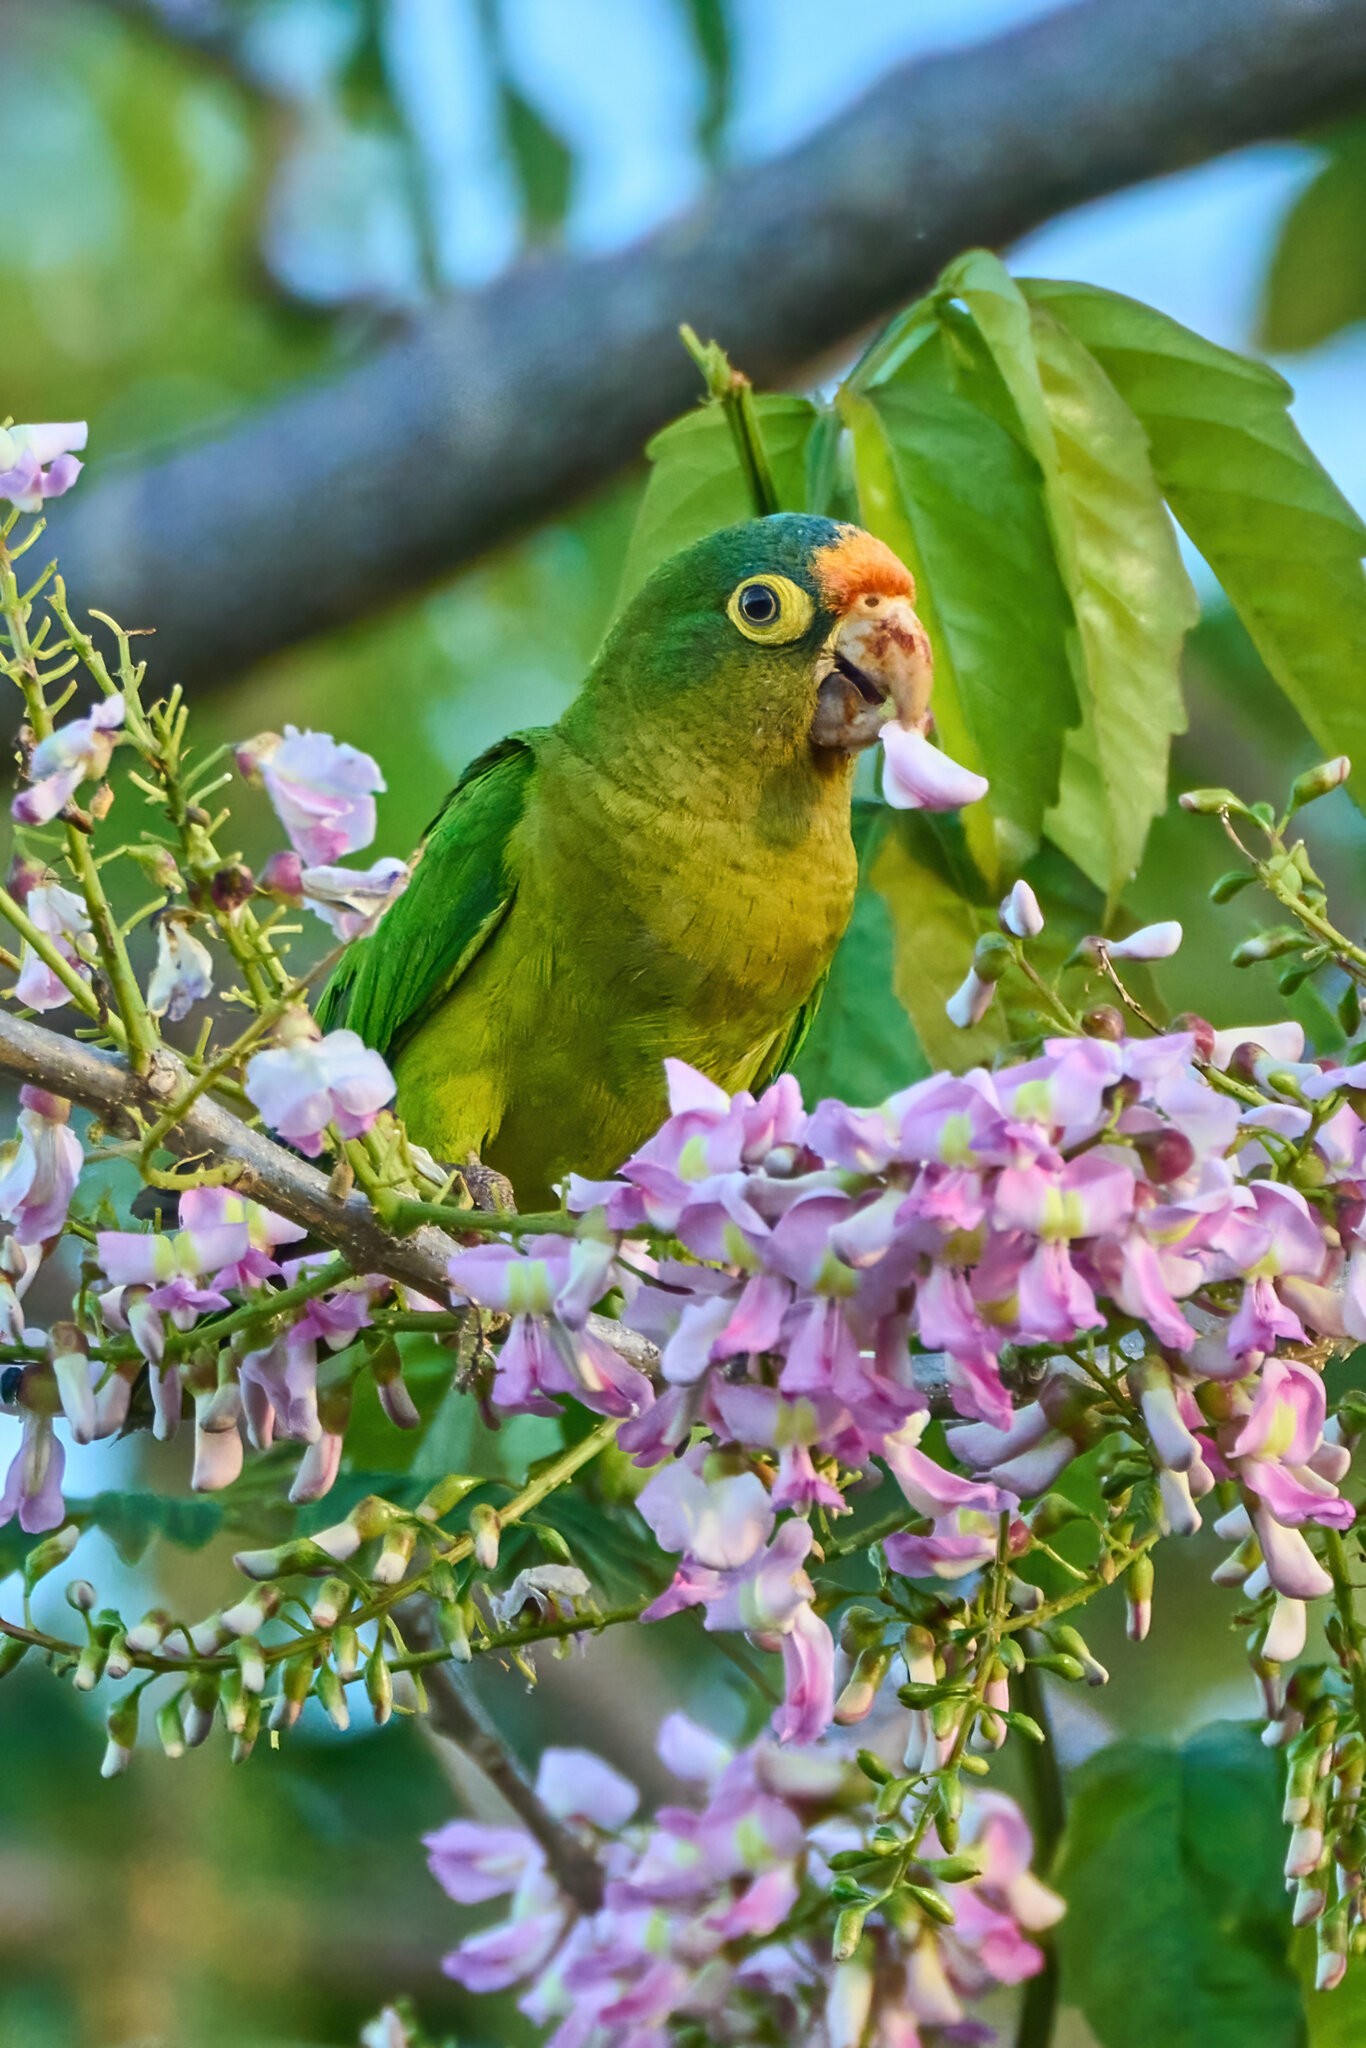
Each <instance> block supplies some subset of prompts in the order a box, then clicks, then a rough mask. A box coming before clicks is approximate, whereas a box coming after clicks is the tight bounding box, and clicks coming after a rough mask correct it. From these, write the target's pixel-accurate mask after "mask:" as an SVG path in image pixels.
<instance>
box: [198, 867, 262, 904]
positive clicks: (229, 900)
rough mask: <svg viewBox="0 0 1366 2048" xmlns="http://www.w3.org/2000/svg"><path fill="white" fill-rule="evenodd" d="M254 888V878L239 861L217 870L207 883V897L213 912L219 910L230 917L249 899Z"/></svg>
mask: <svg viewBox="0 0 1366 2048" xmlns="http://www.w3.org/2000/svg"><path fill="white" fill-rule="evenodd" d="M255 887H256V878H255V876H254V875H253V874H252V872H251V869H250V868H249V867H244V866H243V865H242V863H241V861H233V862H232V863H231V864H230V865H229V866H228V867H223V868H219V869H218V871H217V873H216V874H215V875H214V877H213V880H212V881H211V882H210V883H209V895H210V896H211V898H212V899H213V906H214V908H215V910H221V911H224V912H226V914H227V915H228V916H229V917H231V916H232V914H233V912H234V911H237V910H240V909H241V908H242V905H243V904H244V903H245V902H247V900H248V899H249V898H250V896H251V894H252V892H253V890H254V889H255Z"/></svg>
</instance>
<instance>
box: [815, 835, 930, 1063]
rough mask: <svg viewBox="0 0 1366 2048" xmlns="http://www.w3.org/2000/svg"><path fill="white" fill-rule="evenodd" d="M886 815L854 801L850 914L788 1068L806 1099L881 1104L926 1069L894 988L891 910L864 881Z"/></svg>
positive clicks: (894, 958) (879, 842)
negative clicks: (855, 884) (855, 879)
mask: <svg viewBox="0 0 1366 2048" xmlns="http://www.w3.org/2000/svg"><path fill="white" fill-rule="evenodd" d="M889 816H890V814H889V813H888V812H887V811H886V810H885V809H884V808H883V806H882V805H880V804H856V805H855V807H854V839H855V843H856V844H857V846H858V850H859V890H858V894H857V896H856V897H855V899H854V914H853V916H852V918H851V919H850V921H849V929H848V931H846V933H845V934H844V937H843V938H842V939H841V940H840V943H839V949H838V951H837V952H836V954H835V958H834V961H833V962H832V964H831V968H830V978H829V980H828V981H827V982H826V985H825V994H824V995H823V997H822V998H821V1005H820V1008H819V1009H818V1010H817V1012H816V1019H815V1022H814V1023H813V1025H812V1026H811V1030H810V1032H809V1033H808V1035H807V1039H806V1043H805V1044H804V1045H803V1047H802V1050H801V1053H800V1055H799V1057H798V1059H797V1062H796V1066H795V1068H794V1072H795V1073H796V1076H797V1079H798V1081H800V1083H801V1087H802V1094H803V1096H804V1097H805V1099H806V1101H807V1102H808V1103H816V1102H819V1101H820V1100H821V1099H822V1097H823V1096H827V1095H837V1096H839V1097H840V1098H841V1100H843V1101H845V1102H859V1103H876V1102H881V1101H883V1100H884V1099H885V1098H886V1097H887V1096H888V1095H890V1094H892V1093H893V1092H894V1091H895V1090H896V1089H898V1088H904V1087H906V1086H907V1085H908V1084H909V1083H910V1082H912V1081H918V1080H920V1079H922V1078H923V1076H925V1075H926V1074H928V1073H929V1071H930V1064H929V1061H928V1060H927V1059H926V1058H925V1055H924V1053H923V1052H922V1051H921V1049H920V1044H919V1041H918V1040H917V1038H916V1035H915V1032H914V1030H913V1029H912V1026H911V1020H910V1018H909V1016H908V1015H907V1013H906V1010H905V1007H904V1006H903V1004H902V1003H901V1002H900V1000H899V999H898V997H897V994H896V990H895V988H894V986H893V981H894V977H895V971H896V941H895V934H894V932H893V928H892V919H891V915H890V913H889V911H888V908H887V904H886V902H885V901H884V899H883V898H882V897H881V896H880V895H879V894H878V892H877V890H876V889H874V888H873V887H872V886H871V883H870V882H869V879H868V870H869V867H870V866H871V863H872V861H873V858H874V856H875V855H876V853H877V849H878V847H879V845H880V844H881V841H882V836H883V833H884V831H885V829H886V827H887V824H888V820H889Z"/></svg>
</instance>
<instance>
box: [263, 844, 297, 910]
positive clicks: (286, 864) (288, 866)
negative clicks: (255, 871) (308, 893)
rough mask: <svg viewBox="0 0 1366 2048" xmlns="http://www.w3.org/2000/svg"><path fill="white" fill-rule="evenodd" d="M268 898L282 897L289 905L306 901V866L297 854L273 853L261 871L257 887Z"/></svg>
mask: <svg viewBox="0 0 1366 2048" xmlns="http://www.w3.org/2000/svg"><path fill="white" fill-rule="evenodd" d="M257 886H258V887H259V888H261V889H263V890H264V891H265V893H266V895H267V896H281V897H283V898H284V900H285V902H287V903H302V902H303V900H304V864H303V862H302V860H300V858H299V856H298V854H297V853H273V854H272V855H271V856H270V859H269V860H268V861H267V862H266V864H265V866H264V867H263V868H262V870H261V874H260V880H259V882H258V885H257Z"/></svg>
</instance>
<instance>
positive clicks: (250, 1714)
mask: <svg viewBox="0 0 1366 2048" xmlns="http://www.w3.org/2000/svg"><path fill="white" fill-rule="evenodd" d="M244 1697H245V1700H246V1711H245V1713H244V1714H243V1716H242V1725H241V1727H240V1728H239V1729H238V1730H237V1732H236V1733H235V1735H234V1736H233V1740H232V1760H233V1762H234V1763H235V1764H244V1763H245V1762H246V1760H247V1758H248V1757H249V1756H250V1755H251V1753H252V1751H253V1749H255V1747H256V1738H257V1736H258V1735H259V1734H260V1732H261V1701H260V1697H259V1695H258V1694H256V1693H254V1692H252V1693H247V1694H246V1695H245V1696H244Z"/></svg>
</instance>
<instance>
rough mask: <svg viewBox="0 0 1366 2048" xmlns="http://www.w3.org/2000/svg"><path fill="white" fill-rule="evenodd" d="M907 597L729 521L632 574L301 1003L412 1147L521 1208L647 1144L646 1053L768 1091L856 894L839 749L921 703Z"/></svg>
mask: <svg viewBox="0 0 1366 2048" xmlns="http://www.w3.org/2000/svg"><path fill="white" fill-rule="evenodd" d="M913 597H914V585H913V582H912V579H911V576H910V574H909V572H908V571H907V570H906V569H905V568H904V566H903V565H902V563H901V562H899V561H898V560H897V558H896V556H895V555H894V554H893V553H892V552H891V551H890V549H888V548H887V547H885V546H884V545H883V543H882V542H881V541H878V540H875V539H874V538H873V537H872V536H871V535H869V534H867V533H865V532H863V531H862V529H861V528H858V527H854V526H847V525H840V524H836V523H835V522H834V521H832V520H828V519H818V518H812V517H807V516H804V515H800V514H795V513H778V514H775V515H774V516H773V517H771V518H768V519H762V520H755V521H752V522H750V523H748V524H745V525H742V526H733V527H729V528H727V529H725V530H724V531H722V532H719V533H714V534H712V535H711V536H710V537H709V538H708V539H706V540H703V541H699V542H698V543H697V544H696V545H695V546H693V547H690V548H686V549H684V550H683V551H682V552H681V553H679V554H677V555H675V556H673V557H672V559H671V560H669V561H667V562H666V563H665V564H664V565H663V566H662V567H661V568H659V569H658V570H656V571H655V573H654V574H653V575H652V576H651V577H650V579H649V580H648V582H647V583H646V584H645V585H644V586H643V588H642V589H641V590H640V591H639V592H638V594H637V595H636V596H635V597H634V598H633V599H632V600H631V601H630V603H629V604H628V605H627V606H626V607H625V608H624V610H623V611H622V613H621V614H620V616H619V617H618V619H617V620H616V622H615V624H614V625H613V627H612V628H611V631H610V632H609V634H608V636H607V639H606V641H605V643H604V645H603V648H602V651H601V653H600V654H599V656H598V658H597V660H596V662H595V663H594V665H593V668H592V670H591V672H590V673H589V676H588V678H587V680H586V682H585V684H584V687H583V689H582V691H581V693H580V695H579V696H578V697H577V698H576V699H575V701H574V703H573V704H572V705H571V706H570V708H569V710H568V711H567V712H566V713H565V715H564V716H563V718H561V720H560V722H559V724H558V725H556V726H553V727H550V728H548V729H546V730H541V731H535V732H523V733H516V734H514V735H513V736H512V737H510V738H508V739H505V740H502V741H500V743H499V744H498V745H497V746H495V747H493V748H492V749H490V751H489V752H488V753H486V754H484V755H483V756H482V757H481V758H480V759H479V760H477V761H476V762H475V763H474V764H473V766H472V767H470V768H469V769H467V770H466V772H465V774H464V775H463V776H462V778H461V780H460V782H459V783H458V784H457V786H456V788H455V790H454V791H453V793H452V795H451V796H450V798H449V800H448V801H447V803H446V805H445V807H444V809H443V810H442V811H441V813H440V815H439V816H438V817H437V818H436V820H435V821H434V823H433V824H432V826H431V828H430V829H429V831H428V833H427V836H426V839H425V841H424V843H423V846H422V849H421V853H420V856H419V858H418V861H417V864H416V867H415V870H414V873H413V877H412V880H411V882H410V883H409V885H408V888H407V890H406V892H405V893H404V894H403V895H402V896H400V897H399V898H398V900H397V901H396V902H395V903H394V904H393V905H392V906H391V907H390V908H389V910H388V911H386V913H385V915H384V917H383V919H382V921H381V922H380V924H379V926H378V929H377V930H376V931H375V932H374V934H373V935H372V936H371V937H369V938H367V939H364V940H361V941H359V942H358V943H357V944H356V945H355V946H353V948H352V949H351V951H350V952H349V953H348V954H347V955H346V957H345V958H344V960H343V961H342V963H341V966H340V967H339V968H338V970H337V972H336V974H335V976H334V978H333V980H332V981H331V982H330V983H329V985H328V987H327V988H326V989H325V991H324V993H323V996H322V999H321V1002H320V1004H319V1009H318V1014H319V1018H320V1021H321V1022H322V1023H323V1025H324V1026H325V1027H326V1028H329V1029H330V1028H332V1027H333V1026H336V1025H341V1024H345V1025H347V1026H349V1027H350V1028H351V1029H353V1030H355V1031H357V1032H359V1034H360V1035H361V1037H362V1038H363V1039H364V1040H365V1041H366V1042H367V1044H370V1045H372V1046H374V1047H376V1048H377V1049H378V1050H379V1051H380V1052H382V1053H383V1054H384V1055H385V1057H386V1058H387V1059H388V1060H389V1062H390V1064H391V1066H392V1067H393V1070H394V1073H395V1075H396V1078H397V1081H398V1109H399V1111H400V1113H401V1114H402V1115H403V1117H404V1118H405V1119H406V1121H407V1125H408V1129H409V1131H410V1133H411V1134H412V1136H413V1137H414V1138H415V1139H416V1140H417V1141H418V1142H419V1143H420V1144H423V1145H425V1146H426V1147H427V1148H428V1149H429V1150H430V1151H431V1152H432V1153H433V1154H434V1155H435V1156H436V1157H437V1158H438V1159H441V1160H445V1161H449V1162H453V1163H457V1164H459V1163H463V1162H465V1161H466V1160H467V1159H469V1158H470V1157H471V1156H477V1157H478V1158H479V1159H480V1160H481V1161H482V1162H483V1163H484V1164H485V1165H486V1166H491V1167H493V1168H495V1169H496V1170H498V1171H500V1172H502V1173H504V1174H506V1175H507V1176H508V1178H509V1179H510V1180H511V1182H512V1184H513V1187H514V1189H515V1190H516V1193H517V1198H518V1200H519V1202H520V1203H521V1205H522V1206H523V1207H529V1206H537V1205H541V1204H543V1203H544V1202H545V1201H546V1200H547V1199H548V1198H549V1196H550V1191H551V1187H552V1183H554V1182H555V1181H557V1180H558V1179H560V1178H561V1177H562V1176H563V1175H564V1174H565V1173H567V1172H568V1171H569V1170H571V1169H573V1170H576V1171H578V1172H581V1173H585V1174H589V1175H597V1174H604V1173H608V1172H611V1171H612V1170H613V1169H614V1168H615V1167H616V1166H618V1165H619V1164H620V1162H621V1161H622V1160H623V1159H624V1158H626V1157H627V1155H628V1154H629V1153H630V1152H631V1151H632V1150H633V1149H634V1148H635V1147H636V1146H637V1145H638V1144H639V1143H640V1142H641V1141H642V1140H643V1139H644V1138H645V1137H646V1136H647V1135H648V1134H649V1132H650V1131H651V1130H653V1129H654V1128H655V1126H656V1125H657V1124H658V1123H659V1121H660V1119H661V1117H662V1115H663V1114H664V1111H665V1095H664V1074H663V1065H662V1062H663V1060H664V1058H665V1056H666V1055H674V1056H676V1057H677V1058H679V1059H683V1060H687V1061H688V1062H690V1063H691V1064H692V1065H693V1066H695V1067H698V1068H700V1069H701V1071H702V1072H703V1073H704V1074H707V1075H709V1076H710V1077H711V1078H712V1079H713V1080H715V1081H717V1082H718V1083H720V1085H721V1086H722V1087H724V1088H727V1089H730V1090H734V1089H738V1088H754V1089H758V1088H759V1087H761V1086H763V1085H765V1084H766V1083H767V1082H768V1081H769V1080H770V1079H771V1078H772V1077H773V1076H775V1075H776V1074H778V1073H779V1072H781V1071H782V1069H783V1068H784V1066H785V1065H787V1064H788V1062H789V1061H790V1060H791V1059H792V1058H793V1056H794V1054H795V1052H796V1049H797V1046H798V1045H799V1044H800V1042H801V1039H802V1036H803V1034H804V1032H805V1030H806V1028H807V1026H808V1024H809V1023H810V1020H811V1017H812V1016H813V1014H814V1012H815V1009H816V1005H817V1004H818V1002H819V1000H820V992H821V988H822V985H823V982H824V978H825V976H826V973H827V971H828V969H829V966H830V961H831V957H832V955H833V953H834V950H835V947H836V945H837V944H838V942H839V939H840V936H841V934H842V933H843V931H844V928H845V925H846V923H847V922H848V918H849V914H850V910H851V907H852V904H853V897H854V887H855V881H856V862H855V856H854V849H853V844H852V841H851V839H850V832H849V804H850V789H851V784H852V780H853V771H854V757H855V755H856V754H857V753H858V752H859V750H860V749H862V748H864V747H866V746H868V745H870V744H871V743H872V742H873V741H874V740H875V739H876V737H877V734H878V732H879V731H880V729H881V727H882V725H883V724H884V722H885V721H886V720H887V719H888V717H890V716H892V715H895V716H897V717H898V718H899V719H900V720H901V722H902V723H903V724H911V723H912V722H913V721H919V722H923V719H924V715H925V712H926V709H927V706H928V701H929V689H930V678H931V666H930V652H929V644H928V641H927V639H926V635H925V631H924V628H923V627H922V625H921V623H920V620H919V619H918V618H917V616H916V614H915V611H914V610H913V608H912V599H913Z"/></svg>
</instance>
